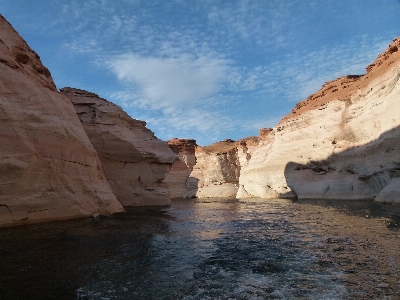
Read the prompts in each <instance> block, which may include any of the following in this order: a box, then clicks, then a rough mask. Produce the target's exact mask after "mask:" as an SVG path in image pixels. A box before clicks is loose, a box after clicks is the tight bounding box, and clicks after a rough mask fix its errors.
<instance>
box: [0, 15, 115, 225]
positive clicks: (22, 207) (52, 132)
mask: <svg viewBox="0 0 400 300" xmlns="http://www.w3.org/2000/svg"><path fill="white" fill-rule="evenodd" d="M122 210H123V208H122V206H121V204H120V203H119V202H118V201H117V199H116V198H115V196H114V194H113V193H112V191H111V188H110V186H109V184H108V182H107V181H106V179H105V176H104V173H103V170H102V167H101V164H100V161H99V158H98V156H97V154H96V151H95V150H94V148H93V146H92V144H91V143H90V141H89V139H88V137H87V135H86V132H85V131H84V129H83V127H82V125H81V123H80V122H79V118H78V117H77V115H76V113H75V110H74V108H73V106H72V104H71V102H70V101H69V99H68V98H66V97H64V96H63V95H61V94H60V93H59V92H58V91H57V89H56V87H55V85H54V82H53V79H52V77H51V74H50V72H49V70H48V69H47V68H46V67H45V66H43V64H42V62H41V60H40V58H39V56H38V55H37V54H36V53H35V52H34V51H33V50H32V49H30V48H29V46H28V45H27V43H26V42H25V41H24V40H23V39H22V38H21V37H20V36H19V34H18V33H17V32H16V31H15V30H14V29H13V28H12V26H11V25H10V24H9V23H8V22H7V21H6V20H5V19H4V18H3V17H2V16H1V15H0V227H4V226H13V225H20V224H27V223H34V222H42V221H52V220H60V219H69V218H78V217H84V216H90V215H92V214H95V213H100V214H110V213H113V212H117V211H122Z"/></svg>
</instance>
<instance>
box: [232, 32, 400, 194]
mask: <svg viewBox="0 0 400 300" xmlns="http://www.w3.org/2000/svg"><path fill="white" fill-rule="evenodd" d="M399 48H400V38H398V39H396V40H394V41H393V43H392V44H391V45H390V46H389V47H388V48H387V50H386V51H385V52H383V53H382V54H381V55H379V56H378V58H377V59H376V61H375V62H374V63H373V64H371V65H370V66H368V67H367V73H366V74H365V75H363V76H345V77H340V78H338V79H336V80H333V81H330V82H327V83H326V84H324V85H323V87H322V89H321V90H319V91H318V92H316V93H315V94H313V95H311V96H310V97H308V98H307V99H306V100H305V101H303V102H300V103H298V104H297V105H296V107H295V109H294V110H293V111H292V113H291V114H289V115H288V116H286V117H284V118H283V119H282V120H281V121H280V122H279V124H278V125H277V126H276V127H274V128H273V130H272V131H271V132H269V133H268V135H267V136H266V137H265V138H264V139H261V140H260V143H259V145H258V146H257V147H255V149H253V151H251V159H250V160H249V161H248V163H247V164H245V165H243V166H242V169H241V174H240V179H239V186H240V189H239V193H238V197H242V196H249V197H263V198H265V197H267V198H272V197H281V198H291V197H296V196H297V197H298V198H301V199H305V198H310V199H314V198H324V199H373V198H375V199H376V200H377V201H381V202H400V189H399V187H400V184H399V177H400V129H399V126H400V117H399V112H400V80H399V78H400V51H399Z"/></svg>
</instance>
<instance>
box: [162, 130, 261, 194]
mask: <svg viewBox="0 0 400 300" xmlns="http://www.w3.org/2000/svg"><path fill="white" fill-rule="evenodd" d="M188 141H193V140H187V139H173V140H171V141H169V142H168V143H169V145H170V147H171V149H173V150H174V152H175V153H177V155H178V156H179V158H180V161H179V162H176V163H175V164H176V166H175V167H174V166H173V171H172V172H171V173H170V174H169V175H168V177H167V179H168V184H169V185H171V183H173V185H172V187H170V190H171V195H174V196H175V197H179V198H189V197H235V196H236V193H237V191H238V182H239V175H240V168H241V164H244V163H245V162H247V161H248V160H249V159H250V155H249V153H248V150H249V147H250V148H251V147H252V146H254V145H255V144H257V142H258V137H250V138H247V139H243V140H240V141H237V142H235V141H233V140H225V141H223V142H218V143H215V144H213V145H211V146H206V147H200V146H197V145H195V143H193V142H192V143H188Z"/></svg>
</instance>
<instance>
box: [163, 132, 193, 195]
mask: <svg viewBox="0 0 400 300" xmlns="http://www.w3.org/2000/svg"><path fill="white" fill-rule="evenodd" d="M167 143H168V146H169V147H170V148H171V150H172V151H173V152H174V153H175V154H176V155H177V156H178V158H179V159H178V160H177V161H175V162H174V163H173V164H172V168H171V170H170V172H169V173H168V175H167V176H166V178H165V180H164V182H165V183H166V184H167V185H168V190H169V197H170V198H191V197H194V196H195V194H194V193H193V190H195V189H196V188H197V182H196V179H194V182H193V178H192V177H190V174H191V173H192V171H193V167H194V165H195V164H196V155H195V148H196V147H197V144H196V140H193V139H178V138H174V139H172V140H169V141H168V142H167Z"/></svg>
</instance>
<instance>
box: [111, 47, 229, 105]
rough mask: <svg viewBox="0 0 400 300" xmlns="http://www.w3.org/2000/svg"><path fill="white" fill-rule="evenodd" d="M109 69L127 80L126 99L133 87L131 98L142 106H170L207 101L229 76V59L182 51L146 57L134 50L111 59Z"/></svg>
mask: <svg viewBox="0 0 400 300" xmlns="http://www.w3.org/2000/svg"><path fill="white" fill-rule="evenodd" d="M108 66H109V68H110V69H111V70H112V72H113V73H114V74H115V75H116V76H117V77H118V79H119V80H121V81H123V82H125V83H126V85H127V87H128V90H127V91H125V99H124V100H125V101H127V98H128V97H129V96H128V95H127V93H128V91H129V90H131V89H132V87H134V88H136V90H137V92H136V93H135V94H133V95H132V97H131V100H132V101H133V102H134V103H135V104H136V105H140V106H141V107H142V108H148V109H168V108H181V107H187V108H188V107H195V106H196V105H198V104H200V102H201V103H202V104H207V102H208V101H209V100H210V98H211V97H212V96H213V95H214V94H215V93H217V92H218V91H220V90H221V88H222V83H223V82H224V81H225V80H226V78H227V72H228V71H229V68H230V67H229V62H228V61H227V60H223V59H218V58H210V57H198V58H193V57H192V56H191V55H187V54H181V55H180V56H179V57H176V58H175V57H174V58H161V57H143V56H140V55H136V54H133V53H128V54H123V55H119V56H117V57H115V58H114V59H111V61H110V62H109V63H108Z"/></svg>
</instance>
